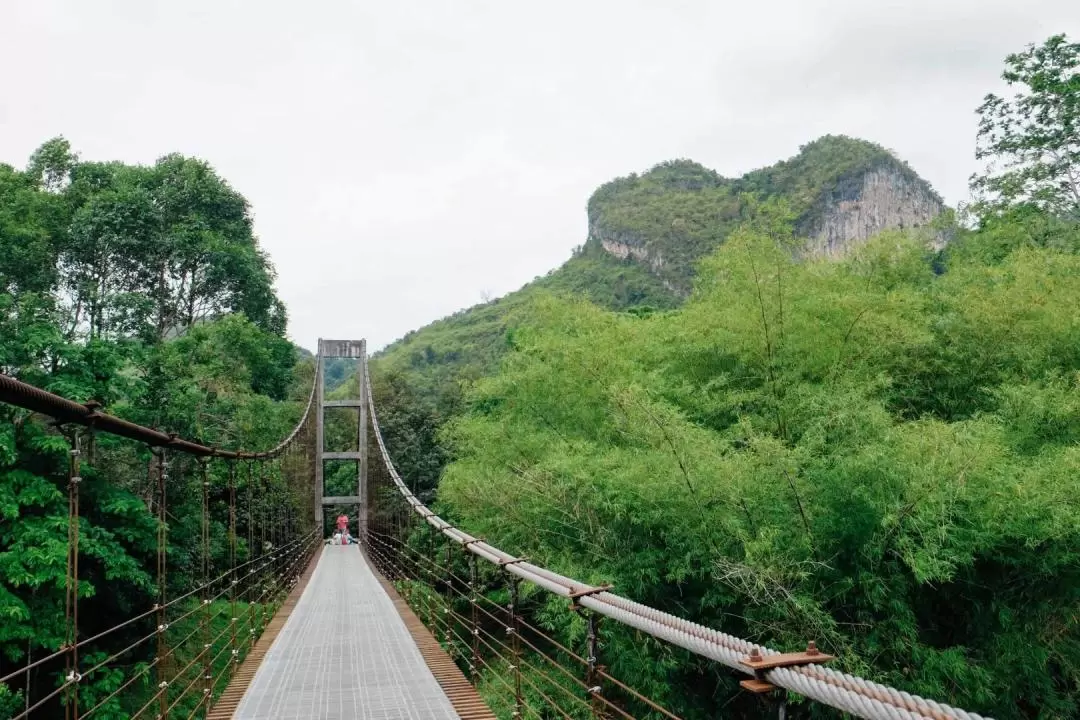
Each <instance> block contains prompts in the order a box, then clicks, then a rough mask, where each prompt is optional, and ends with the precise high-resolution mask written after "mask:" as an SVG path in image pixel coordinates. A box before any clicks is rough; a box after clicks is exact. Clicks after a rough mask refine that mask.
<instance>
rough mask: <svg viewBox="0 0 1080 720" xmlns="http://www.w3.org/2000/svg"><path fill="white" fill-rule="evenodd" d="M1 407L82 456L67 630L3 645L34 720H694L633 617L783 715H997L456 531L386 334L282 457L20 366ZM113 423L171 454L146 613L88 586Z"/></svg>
mask: <svg viewBox="0 0 1080 720" xmlns="http://www.w3.org/2000/svg"><path fill="white" fill-rule="evenodd" d="M341 358H349V359H352V360H355V361H356V363H357V372H356V378H357V383H356V386H357V387H356V390H357V393H356V397H354V398H352V399H334V400H328V399H327V398H326V393H325V384H324V365H325V362H326V361H327V360H329V359H341ZM0 402H4V403H7V404H10V405H14V406H17V407H20V408H23V409H25V410H27V411H30V412H31V413H35V414H38V415H41V416H44V417H47V418H50V419H51V420H52V422H53V425H54V427H55V428H56V430H55V431H56V433H57V434H58V435H60V436H62V437H64V438H65V439H66V441H67V442H68V443H69V456H70V463H69V469H68V474H67V476H68V482H67V495H68V497H67V499H68V523H67V528H68V535H67V563H66V568H65V577H66V587H65V590H66V597H67V601H66V604H65V614H64V617H63V618H57V621H58V623H60V626H61V627H62V628H63V642H61V643H59V647H57V648H56V649H55V650H54V651H51V652H48V653H45V654H40V655H39V656H36V657H35V656H33V655H27V656H26V657H22V658H20V659H19V661H18V662H12V661H10V660H9V659H7V658H0V663H2V664H0V685H6V686H7V687H8V688H9V689H11V690H15V691H21V692H22V693H23V700H24V706H23V709H22V710H21V711H19V712H17V713H16V714H14V715H13V716H12V718H14V719H15V720H21V719H22V718H54V717H61V716H63V717H64V718H67V719H76V720H77V719H78V718H110V719H112V718H160V719H163V720H164V719H167V718H207V719H224V718H239V719H243V720H256V719H259V720H262V719H267V720H269V719H275V720H282V719H288V718H296V719H298V720H299V719H301V718H303V719H309V718H310V719H313V718H320V719H330V718H365V719H371V720H375V719H387V720H389V719H393V718H409V719H426V718H432V719H440V718H461V719H462V720H480V719H482V718H496V717H498V718H542V719H546V718H585V717H592V718H674V719H677V718H678V717H679V716H678V715H677V714H676V712H675V711H673V710H672V709H671V708H668V707H664V706H663V705H662V704H661V703H660V702H657V701H656V700H654V699H653V698H650V697H649V694H648V693H647V692H643V691H641V690H640V689H638V688H634V687H633V686H632V685H631V684H630V683H628V682H625V681H624V680H622V679H620V678H619V677H618V674H617V673H616V672H614V671H613V670H612V669H611V667H612V666H616V665H617V664H618V663H617V662H613V661H614V660H617V658H605V646H606V643H605V634H606V633H609V632H613V631H628V636H629V637H632V638H634V639H635V642H637V643H639V645H640V648H641V654H642V656H643V657H647V654H646V646H650V647H655V646H656V645H657V644H658V643H660V644H665V645H669V646H673V647H676V648H681V649H682V651H684V652H686V653H689V654H690V655H691V656H696V657H697V658H698V659H699V660H700V661H702V662H706V663H712V664H715V666H716V668H717V670H719V671H722V672H730V673H732V674H733V675H735V676H737V677H739V678H740V685H741V687H742V689H743V690H744V691H745V692H746V693H748V694H752V695H757V696H759V697H760V698H761V701H760V703H761V705H760V706H761V712H762V713H763V715H764V714H765V713H768V714H778V715H779V716H780V717H781V718H783V717H784V715H785V713H786V711H787V708H788V705H787V703H788V702H789V701H790V700H793V699H798V698H803V699H806V700H808V701H812V702H815V703H820V704H822V705H824V706H828V707H831V708H835V709H836V710H838V711H842V712H845V713H849V714H851V715H853V716H857V717H863V718H871V719H874V720H877V719H886V718H887V719H890V720H893V719H896V720H951V719H955V720H977V719H978V718H980V716H979V715H976V714H974V713H969V712H966V711H964V710H961V709H958V708H954V707H950V706H948V705H944V704H941V703H938V702H935V701H933V700H930V699H927V698H922V697H918V696H915V695H912V694H909V693H907V692H904V691H903V690H900V689H896V688H891V687H887V686H884V685H881V684H878V683H874V682H871V681H868V680H865V679H863V678H860V677H857V676H853V675H849V674H846V673H844V672H841V671H839V670H837V669H834V668H832V667H830V664H829V661H830V660H833V658H832V657H830V656H829V655H827V654H826V653H823V652H821V651H820V650H818V649H817V648H816V647H815V646H814V643H813V642H812V641H810V642H808V644H807V646H806V647H805V648H798V649H795V651H793V652H780V651H778V650H775V649H772V648H768V647H764V646H762V645H758V644H755V643H752V642H749V641H747V640H744V639H741V638H738V637H734V636H731V635H728V634H725V633H723V632H721V631H719V630H716V629H713V628H709V627H705V626H702V625H699V624H696V623H693V622H690V621H688V620H685V619H682V618H680V617H678V616H676V615H673V614H670V613H668V612H666V611H665V610H663V609H660V608H652V607H647V606H645V605H641V604H639V603H636V602H634V601H633V600H632V599H630V598H626V597H622V596H620V595H618V594H616V592H615V589H614V588H612V587H609V586H606V585H599V586H597V585H590V584H586V583H583V582H579V581H578V580H575V579H574V578H570V577H566V576H564V575H561V574H559V573H556V572H553V571H551V570H549V569H547V568H545V567H543V566H542V565H541V564H537V563H534V562H532V561H531V560H530V559H529V558H525V557H518V556H516V555H514V554H512V553H511V552H509V551H507V550H504V549H500V548H497V547H495V546H493V545H491V544H489V543H487V542H486V541H485V540H483V539H482V538H479V537H475V536H473V535H470V534H469V533H468V532H466V530H465V529H462V528H458V527H455V526H454V525H452V524H451V523H449V522H447V521H446V520H444V519H443V518H441V517H439V516H438V515H436V514H435V513H434V512H432V511H431V510H430V509H429V508H428V507H427V506H426V505H424V503H422V502H421V501H420V499H418V498H417V497H416V496H415V495H414V494H413V492H412V491H411V490H410V488H409V485H408V483H407V482H406V480H404V479H403V478H402V477H401V476H400V475H399V474H398V472H397V470H396V469H395V467H394V463H393V462H392V460H391V453H390V450H391V449H390V448H387V445H386V443H385V441H384V439H383V435H382V432H381V431H380V428H379V422H378V415H377V412H376V407H375V403H374V401H373V399H372V394H371V378H370V375H369V372H368V365H367V353H366V346H365V343H364V341H336V340H320V341H319V352H318V355H317V357H316V368H315V374H314V381H313V383H312V387H311V391H310V395H309V398H308V401H307V405H306V408H305V409H304V411H303V415H302V417H301V419H300V421H299V422H298V423H297V425H296V426H295V428H294V429H293V430H292V432H291V433H289V434H288V435H287V436H286V437H285V438H284V439H283V440H282V441H281V442H280V443H279V444H278V445H277V446H275V447H273V448H270V449H266V450H259V451H256V450H250V451H248V450H229V449H224V448H219V447H211V446H208V445H203V444H201V443H199V442H196V441H193V440H188V439H184V438H181V437H178V436H176V435H173V434H169V433H164V432H161V431H159V430H155V429H151V428H146V427H142V426H139V425H136V424H133V423H130V422H127V421H125V420H123V419H121V418H119V417H116V416H114V415H110V414H108V413H107V412H105V411H104V409H102V408H101V407H100V406H98V405H96V404H92V403H91V404H80V403H76V402H73V401H71V400H67V399H64V398H62V397H59V396H57V395H53V394H50V393H48V392H45V391H43V390H40V389H38V388H35V387H32V386H30V385H27V384H25V383H22V382H20V381H19V380H17V379H15V378H12V377H8V376H5V375H0ZM330 408H342V409H345V410H346V411H349V412H355V414H356V416H355V417H356V428H357V432H356V436H355V438H354V439H355V441H356V442H355V447H354V448H353V449H350V450H344V451H340V450H339V451H327V450H326V449H325V444H326V438H325V435H326V432H325V430H326V411H327V409H330ZM338 412H341V411H338ZM350 427H352V426H351V425H350ZM102 435H110V436H116V437H118V438H124V439H126V441H130V442H131V443H135V444H137V445H138V446H141V448H142V449H143V451H145V453H146V454H147V457H149V458H150V460H149V461H148V463H147V487H148V494H147V505H148V509H149V512H150V513H152V515H153V518H154V520H155V523H156V528H157V536H156V588H155V590H154V592H153V598H152V601H150V602H148V603H147V605H146V606H145V607H135V608H130V609H128V610H129V612H128V613H127V614H126V615H125V616H124V617H104V618H103V617H96V616H95V617H89V618H88V617H87V616H86V614H85V613H84V614H83V615H82V616H80V613H79V606H80V603H81V602H82V603H85V598H84V597H83V593H81V592H80V583H86V582H87V575H86V573H87V561H86V558H82V559H83V563H82V564H81V565H80V558H81V557H82V555H83V554H84V551H81V550H80V539H81V534H82V533H83V532H84V531H83V529H82V527H83V525H82V523H81V522H80V519H81V518H82V517H85V516H87V515H88V514H90V513H93V512H94V508H93V507H92V506H91V505H90V504H91V503H92V502H93V501H94V498H93V497H83V493H81V492H80V490H81V484H82V476H81V475H82V474H83V473H84V472H85V469H86V467H87V466H93V465H94V463H95V462H96V461H97V455H98V453H97V452H96V440H97V439H98V438H100V437H101V436H102ZM328 461H339V462H341V461H343V462H347V463H353V464H355V468H356V475H355V477H356V485H355V493H354V494H350V495H337V496H328V495H326V494H325V491H324V487H325V482H324V469H325V466H326V465H325V464H326V463H327V462H328ZM350 472H351V471H350ZM191 488H198V490H196V492H201V498H199V500H200V505H201V511H200V513H199V515H200V516H199V517H198V518H187V520H189V521H192V520H194V521H197V522H198V523H199V527H200V532H201V538H200V543H199V551H198V555H199V556H198V557H197V558H189V562H188V563H186V565H185V567H184V572H186V573H187V575H188V576H196V578H195V580H194V581H189V582H188V583H187V585H178V584H177V583H176V582H173V581H172V580H171V578H170V571H171V570H172V569H173V568H172V567H171V565H172V564H173V563H170V545H169V528H170V525H172V524H175V523H177V522H179V521H180V519H178V518H176V517H175V515H174V514H173V513H172V512H171V511H170V507H171V506H170V500H171V499H172V494H175V493H176V492H178V491H179V492H188V491H190V489H191ZM185 499H187V500H190V498H185ZM342 506H345V507H348V508H352V509H353V512H354V515H355V517H356V518H357V519H358V532H357V539H358V541H359V542H358V544H357V545H345V546H341V545H327V544H326V538H325V534H324V529H323V528H324V524H325V517H324V516H325V514H326V512H327V510H328V509H333V510H336V509H339V508H341V507H342ZM98 579H99V580H100V578H98ZM189 580H190V577H189ZM524 586H529V588H528V589H527V590H525V591H523V588H524ZM178 587H180V588H182V589H181V590H178V589H177V588H178ZM526 596H528V597H526ZM529 597H531V598H533V601H532V605H533V607H534V608H535V606H536V604H537V601H536V598H537V597H539V598H541V599H542V598H544V597H555V598H559V599H561V600H562V601H565V603H564V605H565V612H567V613H574V614H575V615H576V616H577V617H578V619H579V622H580V623H581V625H582V628H583V633H582V636H581V640H582V641H581V642H579V643H577V646H571V645H573V644H574V643H573V642H572V641H568V640H566V639H565V638H563V639H560V638H556V637H553V636H552V635H551V633H549V632H546V631H545V630H544V629H543V628H542V627H541V626H540V625H541V623H540V622H539V621H538V620H537V619H536V616H535V615H534V614H531V613H530V612H529V607H528V606H529V599H528V598H529ZM549 607H550V606H549ZM601 621H603V622H601ZM721 666H722V667H721ZM106 676H107V677H108V678H110V679H111V682H108V683H104V687H105V689H104V690H102V689H101V687H102V683H96V684H94V685H93V688H94V689H93V690H91V685H92V681H94V680H97V679H101V678H104V677H106ZM132 697H135V698H137V702H136V705H137V706H135V705H132V704H131V702H132V701H131V700H130V698H132ZM122 700H123V702H121V701H122ZM124 703H127V704H126V705H125V704H124ZM722 713H723V711H722V709H720V708H717V709H716V712H715V714H713V715H712V716H714V717H718V716H720V715H722Z"/></svg>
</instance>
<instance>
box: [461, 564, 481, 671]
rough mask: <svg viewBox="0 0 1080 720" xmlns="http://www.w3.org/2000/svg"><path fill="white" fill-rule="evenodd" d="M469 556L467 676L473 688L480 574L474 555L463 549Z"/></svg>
mask: <svg viewBox="0 0 1080 720" xmlns="http://www.w3.org/2000/svg"><path fill="white" fill-rule="evenodd" d="M465 552H466V553H467V554H468V556H469V607H470V610H471V616H472V617H471V620H472V628H471V633H470V634H471V636H472V658H471V659H470V660H469V676H470V679H471V680H472V684H473V685H474V686H475V685H476V684H477V683H478V682H479V681H480V608H479V599H480V597H479V594H480V573H479V571H478V570H477V568H476V555H474V554H472V553H471V552H469V549H468V548H465Z"/></svg>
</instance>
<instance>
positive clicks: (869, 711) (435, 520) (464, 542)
mask: <svg viewBox="0 0 1080 720" xmlns="http://www.w3.org/2000/svg"><path fill="white" fill-rule="evenodd" d="M363 374H364V377H363V382H364V383H365V387H366V395H367V401H368V412H369V415H370V418H371V425H372V431H373V434H374V436H375V440H376V442H377V444H378V446H379V454H380V456H381V460H382V463H383V465H384V466H385V468H386V471H387V473H388V474H389V476H390V478H391V480H392V481H393V483H394V485H395V486H396V488H397V490H398V492H399V493H400V494H401V495H402V497H403V498H404V499H405V501H406V502H407V503H408V504H409V506H410V507H411V508H412V510H413V512H415V513H416V514H417V515H419V516H420V517H421V518H422V519H423V520H424V522H425V523H427V524H428V525H430V526H431V527H433V528H434V529H435V530H436V531H438V532H439V533H441V534H442V535H443V536H445V537H446V538H448V539H450V540H451V541H453V542H455V543H457V544H458V545H461V546H462V548H463V549H464V550H466V551H468V552H470V553H472V554H473V555H476V556H477V557H479V558H481V559H483V560H486V561H487V562H489V563H491V564H494V565H498V566H500V567H501V568H502V569H504V570H505V571H506V572H508V573H511V574H513V575H515V576H517V577H519V578H521V579H522V580H525V581H527V582H530V583H532V584H534V585H536V586H538V587H540V588H543V589H544V590H546V591H548V592H550V593H553V594H555V595H560V596H563V597H567V598H571V597H573V599H574V600H575V602H576V603H577V604H579V605H581V606H582V607H585V608H588V609H590V610H592V611H594V612H596V613H598V614H600V615H604V616H605V617H608V618H611V619H612V620H615V621H616V622H618V623H620V624H622V625H626V626H628V627H631V628H634V629H636V630H638V631H640V632H642V633H644V634H646V635H649V636H651V637H654V638H656V639H659V640H663V641H665V642H667V643H670V644H672V645H677V646H679V647H681V648H684V649H685V650H688V651H690V652H692V653H694V654H696V655H699V656H701V657H705V658H708V659H710V660H714V661H716V662H720V663H722V664H724V665H726V666H728V667H729V668H731V669H733V670H737V671H739V672H742V673H746V674H748V675H754V671H753V670H751V669H750V668H749V667H748V666H746V665H744V664H743V661H744V660H746V659H747V658H748V657H749V656H750V654H751V653H752V652H754V651H757V652H758V653H760V654H761V655H762V656H765V657H767V656H770V655H779V654H781V653H780V651H778V650H774V649H772V648H769V647H766V646H764V645H759V644H757V643H753V642H750V641H749V640H744V639H742V638H738V637H735V636H733V635H729V634H727V633H723V632H720V631H718V630H714V629H712V628H710V627H707V626H705V625H700V624H698V623H695V622H692V621H689V620H685V619H683V618H680V617H678V616H675V615H671V614H669V613H666V612H663V611H661V610H657V609H655V608H651V607H649V606H646V605H642V604H640V603H636V602H634V601H632V600H630V599H628V598H624V597H621V596H619V595H616V594H614V593H612V592H610V591H607V590H603V589H599V588H590V586H589V585H588V583H583V582H580V581H578V580H574V579H573V578H569V577H566V576H564V575H560V574H558V573H555V572H552V571H551V570H548V569H546V568H544V567H541V566H538V565H534V564H532V563H530V562H528V561H527V560H526V559H523V558H519V557H516V556H514V555H511V554H510V553H507V552H505V551H503V550H500V549H499V548H497V547H495V546H493V545H491V544H489V543H487V542H485V541H483V540H481V539H480V538H477V537H474V536H473V535H470V534H469V533H467V532H465V531H464V530H461V529H460V528H457V527H455V526H454V525H452V524H451V523H449V522H447V521H446V520H444V519H443V518H441V517H439V516H438V515H436V514H435V513H434V512H432V511H431V509H430V508H428V507H427V506H426V505H424V504H423V503H422V502H421V501H420V500H419V499H418V498H417V497H416V496H415V495H414V494H413V493H412V491H411V490H409V488H408V486H407V485H406V484H405V482H404V481H403V480H402V479H401V476H400V475H399V474H398V472H397V468H396V467H395V466H394V463H393V460H391V458H390V454H389V452H388V451H387V448H386V443H385V442H384V440H383V437H382V432H381V431H380V429H379V420H378V416H377V414H376V411H375V401H374V398H373V395H372V392H371V376H370V374H369V372H368V367H367V363H366V362H364V363H363ZM583 589H584V590H590V592H589V594H586V595H580V591H581V590H583ZM593 590H595V592H591V591H593ZM761 676H762V677H763V678H764V680H766V681H767V682H768V683H770V684H772V685H775V686H777V687H781V688H784V689H787V690H791V691H794V692H796V693H799V694H800V695H803V696H805V697H807V698H810V699H812V700H816V701H818V702H821V703H823V704H825V705H829V706H831V707H834V708H836V709H839V710H842V711H844V712H848V713H851V714H852V715H855V716H858V717H862V718H868V719H869V720H989V718H984V717H983V716H981V715H977V714H975V713H969V712H967V711H965V710H961V709H959V708H954V707H952V706H949V705H945V704H943V703H938V702H936V701H934V700H929V699H927V698H922V697H919V696H917V695H912V694H910V693H907V692H904V691H901V690H897V689H895V688H891V687H888V686H886V685H882V684H880V683H875V682H872V681H869V680H866V679H864V678H860V677H858V676H855V675H850V674H848V673H843V672H840V671H837V670H831V669H829V668H826V667H823V666H821V665H795V666H790V667H777V668H774V669H771V670H767V671H765V672H764V673H762V674H761Z"/></svg>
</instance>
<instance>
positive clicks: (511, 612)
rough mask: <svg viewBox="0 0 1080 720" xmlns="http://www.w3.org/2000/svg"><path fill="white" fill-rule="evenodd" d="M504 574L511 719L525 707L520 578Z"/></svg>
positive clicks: (507, 571)
mask: <svg viewBox="0 0 1080 720" xmlns="http://www.w3.org/2000/svg"><path fill="white" fill-rule="evenodd" d="M504 570H505V568H504ZM505 572H506V578H507V583H508V584H509V586H510V602H509V603H508V604H507V606H506V610H507V621H508V625H507V626H506V634H507V635H509V636H510V641H511V644H510V647H511V652H512V653H513V657H514V664H513V665H511V666H510V669H511V670H512V671H513V673H514V712H513V713H512V714H511V717H513V718H520V717H521V716H522V715H521V713H522V710H523V709H524V705H525V701H524V697H523V696H522V694H521V618H520V616H519V615H518V606H519V604H520V600H521V595H520V588H521V578H519V577H518V576H516V575H514V574H513V573H511V572H510V571H509V570H505Z"/></svg>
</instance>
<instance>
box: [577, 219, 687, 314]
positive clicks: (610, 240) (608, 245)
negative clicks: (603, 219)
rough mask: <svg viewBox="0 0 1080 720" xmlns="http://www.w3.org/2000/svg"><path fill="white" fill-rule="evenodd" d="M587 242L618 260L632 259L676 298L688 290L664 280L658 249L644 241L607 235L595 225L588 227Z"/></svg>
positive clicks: (662, 263)
mask: <svg viewBox="0 0 1080 720" xmlns="http://www.w3.org/2000/svg"><path fill="white" fill-rule="evenodd" d="M589 241H590V242H598V243H600V247H602V248H604V250H605V251H606V252H607V253H608V254H610V255H612V256H614V257H617V258H619V259H620V260H626V259H628V258H629V259H632V260H636V261H637V262H639V263H641V264H642V265H644V266H645V267H647V268H648V269H649V272H651V273H652V274H653V275H655V276H656V277H657V278H658V279H659V280H660V283H661V284H662V285H663V286H664V287H665V288H667V289H668V290H670V291H671V292H673V293H675V294H676V295H678V296H685V295H687V294H688V292H689V289H688V288H686V287H681V286H678V285H675V284H674V283H672V282H671V281H670V280H668V279H666V278H665V277H664V276H663V274H662V273H661V271H662V270H663V268H664V256H663V255H662V254H661V252H660V250H659V249H655V248H654V249H651V250H650V249H649V247H647V245H646V244H645V243H644V241H642V240H640V239H639V238H636V237H632V236H625V235H620V234H614V235H612V234H609V233H605V232H604V231H603V230H601V229H600V228H599V227H598V226H597V225H596V224H593V223H590V225H589Z"/></svg>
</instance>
